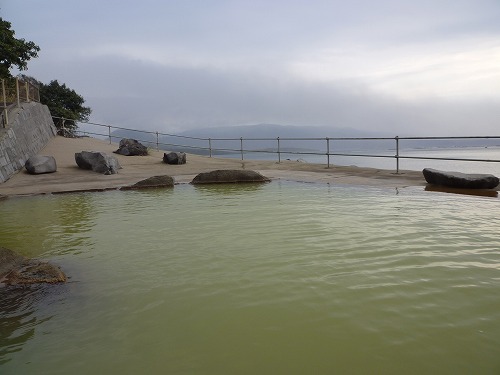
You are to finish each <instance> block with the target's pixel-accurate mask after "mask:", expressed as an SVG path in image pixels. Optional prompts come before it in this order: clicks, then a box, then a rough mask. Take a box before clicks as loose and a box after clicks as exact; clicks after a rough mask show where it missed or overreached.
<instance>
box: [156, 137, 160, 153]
mask: <svg viewBox="0 0 500 375" xmlns="http://www.w3.org/2000/svg"><path fill="white" fill-rule="evenodd" d="M156 151H160V139H159V137H158V132H156Z"/></svg>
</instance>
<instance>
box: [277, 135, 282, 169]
mask: <svg viewBox="0 0 500 375" xmlns="http://www.w3.org/2000/svg"><path fill="white" fill-rule="evenodd" d="M276 140H277V141H278V163H281V150H280V137H278V138H276Z"/></svg>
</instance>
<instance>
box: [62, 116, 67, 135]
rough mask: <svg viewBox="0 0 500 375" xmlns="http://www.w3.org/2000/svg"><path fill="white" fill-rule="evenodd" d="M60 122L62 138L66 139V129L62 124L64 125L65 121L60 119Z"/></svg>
mask: <svg viewBox="0 0 500 375" xmlns="http://www.w3.org/2000/svg"><path fill="white" fill-rule="evenodd" d="M61 120H62V136H63V137H66V128H65V127H64V124H65V123H66V119H64V118H61Z"/></svg>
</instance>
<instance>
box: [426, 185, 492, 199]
mask: <svg viewBox="0 0 500 375" xmlns="http://www.w3.org/2000/svg"><path fill="white" fill-rule="evenodd" d="M425 191H437V192H440V193H452V194H464V195H476V196H481V197H492V198H498V191H496V190H487V189H460V188H452V187H446V186H437V185H427V186H426V187H425Z"/></svg>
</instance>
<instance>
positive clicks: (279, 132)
mask: <svg viewBox="0 0 500 375" xmlns="http://www.w3.org/2000/svg"><path fill="white" fill-rule="evenodd" d="M111 135H112V136H113V137H114V140H115V141H116V142H118V141H119V140H120V139H121V138H133V139H137V140H139V141H140V142H142V143H144V144H146V145H148V146H150V147H156V134H151V133H142V132H139V131H131V130H123V129H118V130H115V131H113V132H112V134H111ZM278 137H279V139H280V140H279V147H280V151H283V152H286V151H301V152H307V151H313V150H314V151H315V152H326V149H327V142H326V137H329V138H392V139H388V140H338V141H334V140H330V142H329V147H330V152H331V153H332V152H356V151H363V152H365V151H368V150H369V151H376V150H393V149H395V148H396V141H395V140H394V139H393V138H394V135H392V134H386V133H382V132H377V131H360V130H356V129H351V128H332V127H326V126H286V125H275V124H259V125H244V126H224V127H213V128H201V129H193V130H187V131H184V132H181V133H178V134H175V135H173V134H172V135H165V134H164V135H162V134H160V136H159V143H160V149H165V150H169V151H185V152H189V153H195V154H208V153H209V150H208V149H209V147H211V148H212V150H216V153H217V154H219V155H220V154H229V153H236V152H239V150H240V149H241V145H242V142H243V149H244V150H256V151H266V150H267V151H274V152H275V151H276V150H277V148H278ZM209 138H210V142H209V141H208V139H209ZM241 138H242V140H241ZM290 138H300V140H295V139H290ZM498 145H500V139H446V140H428V139H427V140H401V141H400V147H401V148H406V149H409V148H411V149H415V148H417V149H418V148H452V147H490V146H498Z"/></svg>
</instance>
